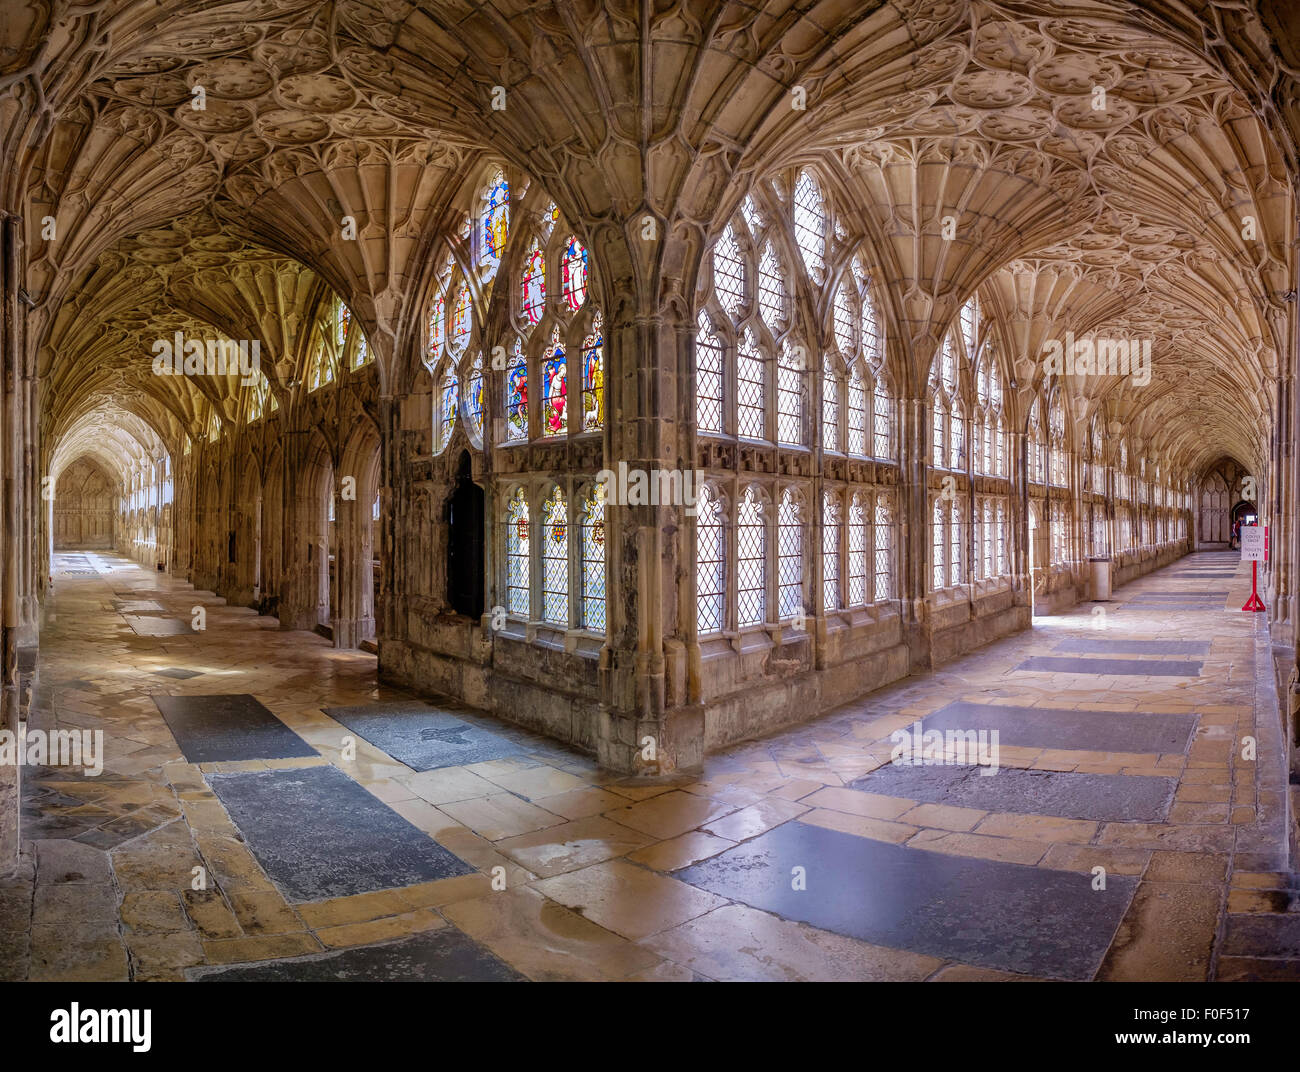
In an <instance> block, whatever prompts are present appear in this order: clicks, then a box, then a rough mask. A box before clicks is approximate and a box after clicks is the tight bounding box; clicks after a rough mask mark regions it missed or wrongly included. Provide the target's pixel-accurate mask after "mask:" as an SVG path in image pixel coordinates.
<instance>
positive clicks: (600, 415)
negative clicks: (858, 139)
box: [582, 254, 605, 432]
mask: <svg viewBox="0 0 1300 1072" xmlns="http://www.w3.org/2000/svg"><path fill="white" fill-rule="evenodd" d="M584 255H585V254H584ZM603 327H604V321H603V319H602V317H601V315H600V310H599V309H598V310H596V313H595V315H594V316H593V317H592V319H591V330H590V331H589V332H588V333H587V337H586V339H585V340H583V343H582V429H583V431H585V432H590V431H591V430H592V429H595V428H603V427H604V426H605V336H604V334H603Z"/></svg>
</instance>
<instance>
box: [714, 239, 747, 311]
mask: <svg viewBox="0 0 1300 1072" xmlns="http://www.w3.org/2000/svg"><path fill="white" fill-rule="evenodd" d="M713 287H714V290H716V291H717V294H718V301H719V302H721V303H722V308H723V309H725V310H726V311H727V312H728V313H729V314H730V315H731V316H733V317H734V316H736V315H737V314H738V313H739V312H740V307H741V302H742V301H743V300H744V295H745V262H744V260H743V259H742V258H741V254H740V246H739V245H738V244H737V242H736V236H735V233H734V232H733V230H732V228H731V225H730V224H728V225H727V229H726V230H725V231H723V232H722V237H721V238H719V239H718V241H717V242H716V243H715V245H714V247H713Z"/></svg>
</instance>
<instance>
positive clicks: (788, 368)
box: [776, 343, 804, 445]
mask: <svg viewBox="0 0 1300 1072" xmlns="http://www.w3.org/2000/svg"><path fill="white" fill-rule="evenodd" d="M776 437H777V439H778V440H779V441H780V442H782V443H791V444H796V445H799V444H802V443H803V441H804V436H803V348H802V347H799V346H790V345H788V344H787V343H782V344H781V350H780V356H779V358H778V360H777V366H776Z"/></svg>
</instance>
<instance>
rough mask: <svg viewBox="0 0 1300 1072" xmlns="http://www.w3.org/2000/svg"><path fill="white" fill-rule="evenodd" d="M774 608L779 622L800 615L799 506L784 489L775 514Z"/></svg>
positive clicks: (801, 518)
mask: <svg viewBox="0 0 1300 1072" xmlns="http://www.w3.org/2000/svg"><path fill="white" fill-rule="evenodd" d="M776 548H777V550H776V553H777V606H778V609H779V613H780V616H781V620H783V621H784V620H785V619H787V618H794V617H798V616H800V615H802V614H803V609H804V604H803V503H802V501H801V500H800V498H799V496H798V493H797V492H795V491H793V490H791V489H789V488H787V489H786V490H785V492H784V493H783V494H782V496H781V505H780V508H779V510H778V511H777V541H776Z"/></svg>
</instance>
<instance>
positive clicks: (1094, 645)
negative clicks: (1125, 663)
mask: <svg viewBox="0 0 1300 1072" xmlns="http://www.w3.org/2000/svg"><path fill="white" fill-rule="evenodd" d="M1052 650H1053V651H1068V652H1073V653H1075V654H1077V655H1209V654H1210V643H1209V641H1202V640H1131V639H1129V638H1127V637H1121V638H1118V639H1115V640H1094V639H1093V638H1091V637H1066V638H1065V639H1064V640H1062V641H1061V642H1060V643H1059V644H1057V645H1056V647H1055V648H1053V649H1052Z"/></svg>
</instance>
